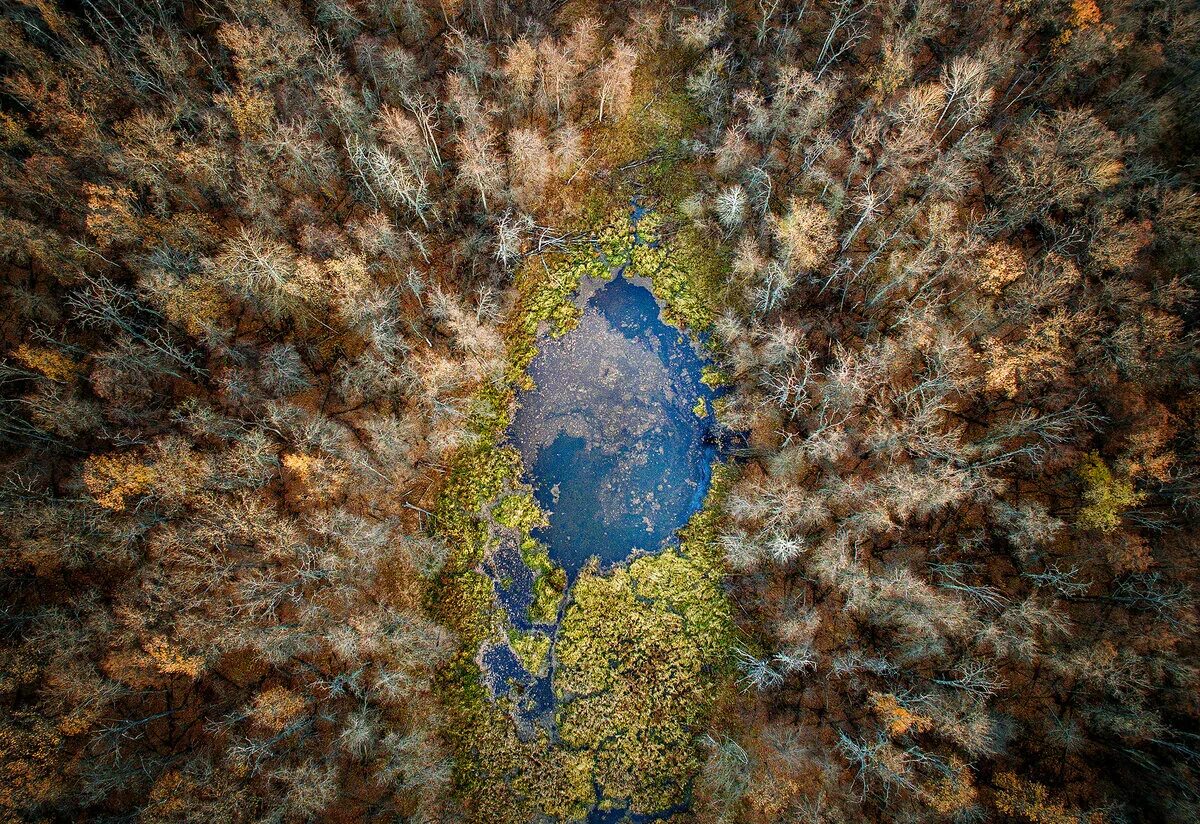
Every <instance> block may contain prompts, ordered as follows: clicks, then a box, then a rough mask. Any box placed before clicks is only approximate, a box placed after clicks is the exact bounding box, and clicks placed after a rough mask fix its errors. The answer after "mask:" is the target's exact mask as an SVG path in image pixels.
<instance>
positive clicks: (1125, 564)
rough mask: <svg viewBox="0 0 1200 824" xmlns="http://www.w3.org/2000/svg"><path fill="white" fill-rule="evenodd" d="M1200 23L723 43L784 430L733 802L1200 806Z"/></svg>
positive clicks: (752, 565) (757, 24) (752, 501)
mask: <svg viewBox="0 0 1200 824" xmlns="http://www.w3.org/2000/svg"><path fill="white" fill-rule="evenodd" d="M1198 23H1200V18H1198V17H1197V16H1196V12H1195V10H1194V9H1192V8H1189V7H1187V6H1186V5H1185V4H1175V3H1159V2H1149V3H1128V4H1107V3H1100V4H1097V3H1093V2H1091V1H1090V0H1075V2H1070V3H1059V2H1012V3H1003V4H1001V3H987V2H981V3H969V4H953V6H951V5H950V4H941V3H932V2H930V3H925V2H918V3H880V4H872V3H858V2H849V0H847V1H846V2H834V3H829V4H812V6H811V7H806V8H805V10H804V11H803V13H798V12H797V11H796V10H794V9H791V8H787V7H785V6H784V5H783V4H774V5H772V4H768V3H763V4H760V5H759V6H758V8H757V13H756V14H750V19H749V20H746V21H741V20H739V19H738V18H736V17H733V16H730V17H729V18H728V20H727V21H726V23H725V28H724V31H725V34H724V35H723V37H722V38H721V39H720V40H718V41H717V42H716V43H715V44H714V45H713V49H712V51H710V55H711V57H710V58H708V60H709V62H710V63H712V64H719V65H723V66H726V67H728V76H729V79H728V80H725V75H724V74H721V73H714V74H712V75H703V74H698V73H693V75H692V84H691V88H692V89H693V91H694V93H697V94H703V96H704V99H705V100H706V105H707V106H708V111H709V112H710V124H709V127H708V131H707V132H706V134H705V138H704V139H705V141H706V143H707V144H708V145H710V146H712V147H713V153H714V162H713V164H712V170H713V178H712V181H711V183H709V184H708V185H707V186H706V188H705V190H704V192H703V194H702V196H700V197H698V198H696V199H695V200H694V201H693V203H694V207H693V208H694V210H695V212H696V214H697V219H707V221H708V222H709V224H710V225H711V228H712V230H713V231H724V232H725V234H726V236H727V237H728V238H729V242H730V243H731V244H733V245H734V246H735V248H736V257H735V261H734V264H733V270H734V274H733V277H734V279H735V282H736V283H738V284H739V285H740V288H738V289H737V290H735V293H737V294H742V295H746V296H747V299H746V300H745V301H744V302H742V303H734V305H732V306H731V307H730V310H729V311H728V313H727V314H726V315H725V317H724V318H722V320H721V321H720V322H719V323H718V325H717V329H716V334H717V336H718V337H719V338H720V340H721V341H722V343H723V345H724V348H725V352H726V357H725V363H726V365H727V368H728V370H729V371H730V373H731V375H732V376H733V379H734V380H735V381H736V386H737V388H736V395H735V396H734V398H733V399H732V401H731V403H730V409H728V410H727V415H726V422H727V423H729V424H730V425H734V426H740V427H742V428H746V429H750V430H751V431H752V432H753V435H752V438H751V442H750V452H751V456H752V457H751V460H749V461H748V462H747V464H746V469H745V472H744V475H743V477H742V480H741V481H740V483H739V485H738V487H737V488H736V489H735V490H734V492H733V493H732V495H731V498H730V501H729V504H728V518H729V522H728V525H727V528H726V530H725V532H724V534H723V537H722V541H723V542H724V544H725V546H726V549H727V554H728V558H729V562H730V564H731V567H732V568H733V570H734V573H733V574H734V580H735V590H734V598H735V600H736V605H737V607H738V608H740V610H741V611H742V612H743V615H744V626H745V628H746V630H747V632H748V633H749V634H750V635H751V636H753V638H754V639H756V641H757V646H756V645H754V644H749V645H748V646H747V648H746V649H745V650H744V651H743V652H742V653H741V654H740V657H741V660H742V669H743V673H744V676H743V684H744V685H745V686H747V687H749V688H751V689H752V691H753V693H754V694H755V695H756V697H755V699H754V701H753V703H752V705H751V706H749V707H743V708H741V710H740V711H739V712H736V713H732V714H730V716H729V717H727V718H726V719H724V723H723V724H722V725H721V731H720V732H717V733H714V734H713V736H712V746H713V750H714V752H713V755H712V759H711V762H710V765H709V770H708V772H707V777H708V779H709V786H710V788H711V789H712V793H713V806H712V807H711V809H712V810H714V811H720V812H721V814H722V815H723V816H724V817H725V818H727V819H738V820H742V819H745V820H754V821H842V820H858V819H861V818H864V817H866V818H870V819H874V820H887V821H929V820H937V819H942V818H949V819H953V820H956V821H980V820H1014V821H1028V822H1067V821H1079V820H1088V821H1114V822H1115V821H1190V820H1196V817H1197V815H1198V814H1200V813H1198V810H1200V807H1198V803H1200V793H1198V792H1197V786H1198V784H1197V771H1196V770H1197V766H1198V763H1197V761H1198V758H1200V749H1198V748H1197V741H1198V739H1197V738H1196V735H1197V733H1198V732H1200V729H1198V727H1197V720H1198V716H1197V706H1196V703H1195V696H1196V688H1197V672H1196V667H1195V664H1196V659H1195V656H1196V645H1195V640H1196V636H1195V631H1196V626H1195V618H1196V614H1195V605H1194V600H1193V596H1192V588H1193V587H1194V584H1195V576H1196V573H1197V569H1196V532H1195V525H1196V517H1195V516H1196V514H1197V506H1198V504H1200V499H1198V498H1197V497H1196V478H1197V475H1196V472H1197V460H1196V458H1197V452H1196V450H1197V442H1196V436H1195V433H1196V424H1197V418H1196V415H1197V411H1198V410H1197V406H1196V394H1195V392H1196V377H1197V375H1196V349H1195V340H1194V329H1195V314H1194V311H1195V305H1194V304H1195V287H1196V285H1197V284H1196V281H1195V274H1196V263H1197V257H1196V254H1197V251H1198V250H1197V246H1196V239H1197V230H1198V229H1200V224H1198V219H1200V200H1198V199H1197V196H1196V193H1195V190H1194V188H1192V186H1193V184H1194V180H1193V178H1192V172H1191V169H1190V166H1189V161H1188V158H1189V156H1190V155H1191V154H1192V153H1193V152H1194V149H1195V140H1194V138H1195V136H1196V128H1197V120H1196V103H1197V97H1196V89H1197V86H1196V72H1197V69H1198V68H1200V64H1198V63H1197V53H1196V37H1197V34H1198V33H1200V31H1198V30H1197V24H1198ZM1135 788H1136V789H1135Z"/></svg>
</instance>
